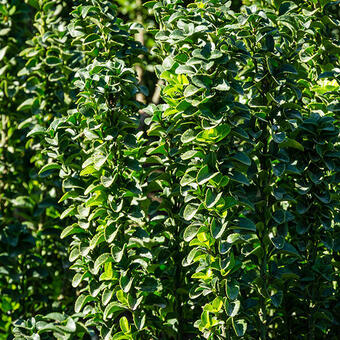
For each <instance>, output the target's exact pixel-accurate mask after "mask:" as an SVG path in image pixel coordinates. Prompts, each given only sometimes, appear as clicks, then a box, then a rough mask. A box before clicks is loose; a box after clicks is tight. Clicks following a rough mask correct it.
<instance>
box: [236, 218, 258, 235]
mask: <svg viewBox="0 0 340 340" xmlns="http://www.w3.org/2000/svg"><path fill="white" fill-rule="evenodd" d="M237 228H239V229H242V230H247V231H253V232H256V225H255V223H254V222H253V221H252V220H250V219H249V218H246V217H240V218H239V219H238V221H237Z"/></svg>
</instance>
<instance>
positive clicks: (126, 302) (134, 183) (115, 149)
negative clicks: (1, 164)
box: [42, 1, 174, 339]
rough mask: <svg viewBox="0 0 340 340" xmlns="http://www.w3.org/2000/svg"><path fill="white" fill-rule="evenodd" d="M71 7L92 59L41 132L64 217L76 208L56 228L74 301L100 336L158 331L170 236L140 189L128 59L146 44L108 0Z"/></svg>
mask: <svg viewBox="0 0 340 340" xmlns="http://www.w3.org/2000/svg"><path fill="white" fill-rule="evenodd" d="M72 16H73V20H72V22H71V23H70V24H69V26H68V29H69V32H70V34H71V36H72V38H73V40H72V45H73V46H79V50H81V51H82V53H83V55H84V58H85V59H86V60H87V61H88V63H87V66H86V67H84V68H81V69H79V70H78V71H77V73H76V76H75V82H74V84H75V85H76V86H77V87H78V88H79V96H78V98H79V99H78V102H77V104H78V106H77V108H76V109H74V110H70V111H69V112H68V115H67V116H65V117H61V118H57V119H56V120H55V121H54V122H53V123H52V124H51V126H50V128H49V130H48V138H47V139H46V141H47V142H48V143H49V144H50V148H49V149H50V152H49V154H50V155H52V154H55V163H53V164H54V165H53V166H54V167H56V168H57V167H59V168H60V172H59V174H60V177H61V178H62V179H63V189H64V191H65V194H64V195H63V197H62V198H61V200H60V201H61V202H62V201H65V202H67V205H68V208H67V209H66V210H65V211H64V213H63V214H62V216H61V218H62V219H64V218H66V217H68V216H74V217H75V223H73V224H70V225H69V226H68V227H67V228H65V229H64V231H63V232H62V235H61V236H62V237H63V238H64V237H66V236H69V235H75V236H73V241H72V243H71V247H70V261H71V262H74V264H73V266H72V268H73V269H75V270H76V274H75V276H74V279H73V286H74V287H78V288H79V289H80V295H79V297H78V298H77V300H76V302H75V311H76V312H80V311H82V312H83V313H84V314H85V319H86V325H87V326H88V327H93V328H96V329H98V330H99V331H100V337H101V338H105V339H111V338H112V337H113V336H115V337H116V338H119V337H120V338H136V337H137V338H138V336H144V337H146V338H150V336H156V337H157V334H160V336H162V334H166V332H165V330H164V329H166V328H167V327H166V326H165V327H162V323H163V322H165V321H162V319H164V317H163V315H162V313H163V309H162V307H166V306H167V305H168V303H167V299H170V303H174V302H173V301H172V300H173V297H172V295H171V294H170V293H166V288H167V285H168V283H167V282H161V280H160V277H159V273H161V271H162V270H164V268H163V267H165V265H163V267H162V262H166V261H168V259H167V258H166V256H167V254H166V252H165V251H162V250H163V248H162V247H163V246H162V244H163V243H166V239H165V237H164V235H163V234H162V230H161V229H160V227H161V225H160V223H159V222H157V218H155V219H156V221H155V222H153V223H149V219H150V214H151V213H152V207H151V208H150V206H151V204H150V203H151V199H149V198H147V197H146V196H145V195H143V193H144V192H145V191H146V189H145V187H146V186H147V183H146V182H145V181H142V179H143V177H142V176H143V171H142V166H141V164H140V161H139V159H140V158H141V156H140V155H141V154H142V152H143V149H142V148H141V142H142V134H143V132H142V131H141V132H139V133H138V126H139V112H138V110H139V109H140V107H141V105H140V104H139V103H138V102H136V100H135V95H136V93H137V92H138V91H139V88H138V83H137V79H136V76H135V73H134V71H133V70H132V69H131V68H130V67H131V66H132V65H133V63H134V62H136V61H137V60H138V55H140V54H141V53H143V52H144V50H143V48H142V46H141V45H140V44H138V43H136V42H135V41H134V40H133V39H132V37H131V34H129V33H128V32H127V30H126V29H127V28H128V27H127V26H124V25H123V24H122V23H121V22H120V21H119V20H118V19H117V18H116V17H115V14H114V8H113V6H112V4H111V3H110V2H97V1H88V2H83V4H81V5H79V6H77V7H75V9H74V10H73V12H72ZM130 29H131V30H133V27H130ZM51 166H52V163H51V164H50V165H47V166H46V169H49V168H50V167H51ZM43 171H44V168H43V170H42V172H43ZM168 289H169V292H172V290H173V289H172V287H171V288H168ZM168 295H169V297H168ZM166 321H168V320H166ZM168 328H169V329H170V330H169V332H170V331H171V329H172V326H171V324H169V326H168Z"/></svg>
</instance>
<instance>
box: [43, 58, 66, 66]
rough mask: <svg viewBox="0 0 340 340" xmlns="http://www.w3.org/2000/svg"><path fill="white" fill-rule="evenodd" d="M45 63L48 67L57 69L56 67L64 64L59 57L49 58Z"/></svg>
mask: <svg viewBox="0 0 340 340" xmlns="http://www.w3.org/2000/svg"><path fill="white" fill-rule="evenodd" d="M45 63H46V64H47V65H48V66H51V67H55V66H58V65H61V64H62V63H63V62H62V60H61V59H59V58H57V57H52V56H51V57H47V58H46V59H45Z"/></svg>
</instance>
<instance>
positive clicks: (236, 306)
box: [226, 300, 241, 318]
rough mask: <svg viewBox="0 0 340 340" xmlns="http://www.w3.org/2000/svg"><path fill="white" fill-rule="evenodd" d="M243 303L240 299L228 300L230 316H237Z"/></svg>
mask: <svg viewBox="0 0 340 340" xmlns="http://www.w3.org/2000/svg"><path fill="white" fill-rule="evenodd" d="M240 306H241V303H240V301H239V300H236V301H230V302H226V312H227V314H228V315H229V316H230V317H232V318H233V317H235V316H236V315H237V314H238V312H239V310H240Z"/></svg>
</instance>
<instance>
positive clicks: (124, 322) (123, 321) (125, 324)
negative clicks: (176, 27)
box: [119, 316, 131, 333]
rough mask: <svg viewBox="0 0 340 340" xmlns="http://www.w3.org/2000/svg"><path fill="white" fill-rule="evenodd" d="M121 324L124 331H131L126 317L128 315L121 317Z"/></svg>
mask: <svg viewBox="0 0 340 340" xmlns="http://www.w3.org/2000/svg"><path fill="white" fill-rule="evenodd" d="M119 326H120V329H121V330H122V331H123V332H124V333H130V331H131V330H130V326H129V322H128V319H127V318H126V316H123V317H121V318H120V320H119Z"/></svg>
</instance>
